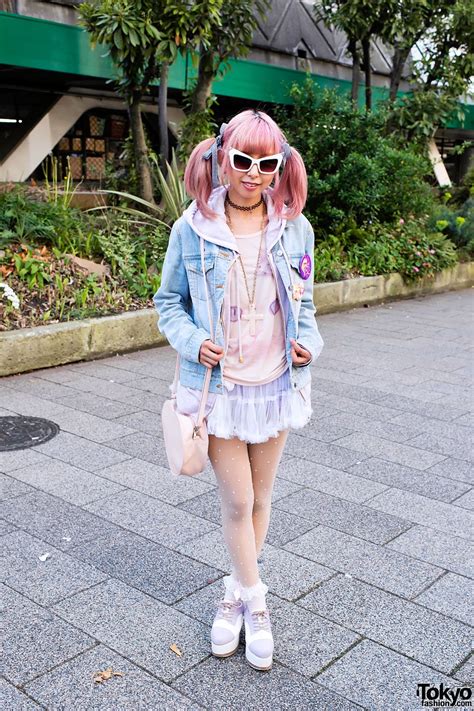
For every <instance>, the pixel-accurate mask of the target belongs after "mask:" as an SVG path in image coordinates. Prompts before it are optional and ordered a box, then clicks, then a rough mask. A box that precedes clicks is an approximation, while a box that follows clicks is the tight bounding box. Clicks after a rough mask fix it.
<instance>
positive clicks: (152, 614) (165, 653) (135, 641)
mask: <svg viewBox="0 0 474 711" xmlns="http://www.w3.org/2000/svg"><path fill="white" fill-rule="evenodd" d="M51 609H52V610H53V611H54V612H56V613H57V614H58V615H60V616H61V617H63V618H64V619H65V620H67V621H68V622H70V623H71V624H73V625H75V626H76V627H78V628H80V629H81V630H84V631H85V632H87V633H88V634H89V635H92V636H94V637H95V638H96V639H98V640H99V641H100V642H103V643H104V644H106V645H108V646H110V647H111V648H112V649H114V650H115V651H116V652H118V654H122V655H123V656H124V657H127V658H128V659H130V661H132V662H135V663H136V664H138V665H139V666H140V667H142V668H143V669H145V670H146V671H148V672H150V673H151V674H153V675H154V676H156V677H158V678H159V679H161V681H164V682H170V681H172V680H173V679H174V678H176V677H177V676H180V675H181V674H183V673H184V672H185V671H187V670H189V669H191V668H192V667H194V666H195V665H196V664H198V663H199V662H200V661H202V660H203V659H206V657H208V656H209V653H210V652H209V641H208V629H207V628H206V626H205V625H203V624H202V623H201V622H197V621H196V620H193V619H192V618H191V617H188V616H187V615H184V614H183V613H181V612H178V611H177V610H175V609H173V608H171V607H169V606H168V605H164V604H163V603H162V602H159V601H158V600H155V599H154V598H152V597H150V596H149V595H144V594H143V593H142V592H140V591H138V590H135V589H134V588H132V587H129V586H128V585H125V583H122V582H119V581H116V580H109V581H107V582H105V583H101V584H100V585H96V586H95V587H94V588H91V589H90V590H85V591H84V592H80V593H78V594H77V595H73V596H72V597H69V598H67V599H66V600H63V601H61V602H59V603H57V604H56V605H54V606H53V607H52V608H51ZM172 645H176V646H177V647H178V649H179V650H180V651H181V652H182V654H181V655H178V654H176V653H175V652H174V651H173V650H172V649H171V648H170V647H171V646H172Z"/></svg>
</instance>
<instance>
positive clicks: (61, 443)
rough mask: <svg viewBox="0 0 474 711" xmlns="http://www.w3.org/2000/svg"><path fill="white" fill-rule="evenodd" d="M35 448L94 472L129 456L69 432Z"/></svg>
mask: <svg viewBox="0 0 474 711" xmlns="http://www.w3.org/2000/svg"><path fill="white" fill-rule="evenodd" d="M107 444H109V443H107ZM36 449H37V451H39V452H43V453H44V454H47V455H48V456H49V457H53V458H54V459H60V460H61V461H62V462H67V464H72V465H73V466H76V467H79V468H80V469H87V471H89V472H95V471H96V470H97V469H102V468H103V467H108V466H110V465H111V464H117V462H123V461H124V460H125V459H129V458H130V455H128V454H124V453H123V452H118V451H116V450H115V449H111V448H110V447H108V446H106V445H104V444H97V443H96V442H91V441H90V440H87V439H84V437H78V436H77V435H74V434H70V433H69V432H60V433H59V434H58V435H57V437H54V439H51V440H49V442H46V443H45V444H40V445H39V446H38V447H36Z"/></svg>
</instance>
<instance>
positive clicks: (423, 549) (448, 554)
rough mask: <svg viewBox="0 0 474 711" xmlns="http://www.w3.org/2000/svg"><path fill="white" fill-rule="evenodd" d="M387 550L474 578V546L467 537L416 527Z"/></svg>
mask: <svg viewBox="0 0 474 711" xmlns="http://www.w3.org/2000/svg"><path fill="white" fill-rule="evenodd" d="M387 548H391V549H393V550H396V551H400V553H406V554H407V555H410V556H413V557H414V558H418V559H419V560H425V561H426V562H427V563H432V564H433V565H438V566H439V567H440V568H445V569H446V570H450V571H451V572H453V573H459V575H466V576H468V577H471V578H474V543H470V542H469V541H466V539H464V538H458V537H457V536H453V535H450V534H449V533H444V532H443V531H435V530H434V529H432V528H427V527H426V526H413V528H410V530H409V531H407V532H406V533H403V534H402V535H401V536H398V538H395V539H394V540H393V541H390V542H389V543H387Z"/></svg>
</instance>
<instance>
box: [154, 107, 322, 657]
mask: <svg viewBox="0 0 474 711" xmlns="http://www.w3.org/2000/svg"><path fill="white" fill-rule="evenodd" d="M185 185H186V190H187V192H188V194H189V195H191V196H192V197H194V198H195V200H194V202H193V203H192V204H191V205H190V207H189V208H188V209H187V210H186V211H185V212H184V214H183V215H182V217H181V218H180V219H179V220H177V222H176V223H175V224H174V225H173V228H172V231H171V235H170V241H169V246H168V250H167V253H166V256H165V260H164V264H163V270H162V280H161V286H160V288H159V289H158V292H157V293H156V294H155V297H154V303H155V305H156V308H157V311H158V312H159V315H160V319H159V330H160V332H161V333H163V334H164V335H165V336H166V337H167V339H168V341H169V343H170V344H171V345H172V346H173V348H175V349H176V350H177V351H178V352H179V353H180V355H181V358H180V374H179V383H178V386H177V392H176V398H177V408H178V410H179V411H180V412H183V413H186V414H188V415H191V416H192V417H193V419H194V420H195V421H196V420H197V415H198V411H199V406H200V402H201V391H202V387H203V382H204V378H205V374H206V369H207V368H212V374H211V380H210V385H209V397H208V401H207V406H206V410H205V415H206V417H207V429H208V434H209V459H210V461H211V464H212V467H213V469H214V472H215V475H216V479H217V483H218V487H219V494H220V502H221V514H222V528H223V533H224V539H225V542H226V545H227V548H228V551H229V554H230V557H231V560H232V563H233V570H232V572H231V574H230V575H227V576H224V587H225V595H224V598H223V599H222V600H219V601H218V610H217V614H216V617H215V620H214V623H213V626H212V630H211V645H212V652H213V654H215V655H216V656H220V657H225V656H230V655H231V654H233V653H234V652H235V651H236V649H237V647H238V644H239V634H240V630H241V627H242V623H243V622H245V636H246V658H247V661H248V662H249V663H250V664H251V665H252V666H253V667H254V668H256V669H261V670H266V669H270V668H271V666H272V660H273V637H272V632H271V623H270V615H269V611H268V609H267V605H266V599H265V595H266V593H267V592H268V586H267V585H266V584H265V583H264V582H263V581H262V580H261V579H260V576H259V569H258V563H257V559H258V556H259V554H260V551H261V549H262V546H263V543H264V541H265V537H266V534H267V530H268V526H269V520H270V509H271V498H272V490H273V484H274V481H275V476H276V472H277V468H278V465H279V462H280V459H281V456H282V453H283V448H284V446H285V442H286V439H287V436H288V432H289V430H290V429H292V428H293V429H296V428H301V427H304V425H306V424H307V423H308V421H309V419H310V417H311V414H312V409H311V372H310V369H309V368H308V367H307V366H308V365H309V364H310V363H311V362H312V361H313V360H315V359H316V358H317V357H318V356H319V354H320V352H321V350H322V348H323V340H322V338H321V336H320V334H319V330H318V327H317V324H316V320H315V317H314V316H315V313H316V309H315V306H314V303H313V276H314V267H313V262H312V260H313V251H314V235H313V230H312V228H311V225H310V224H309V222H308V220H307V219H306V218H305V217H304V216H303V215H302V213H301V211H302V209H303V207H304V204H305V201H306V194H307V179H306V171H305V167H304V164H303V161H302V159H301V156H300V155H299V153H298V152H297V151H296V150H295V149H294V148H291V147H290V146H289V145H288V143H287V141H286V139H285V136H284V135H283V133H282V132H281V130H280V129H279V127H278V126H277V124H276V123H275V122H274V121H273V120H272V119H271V118H270V116H268V115H267V114H265V113H263V112H259V111H253V110H248V111H243V112H241V113H239V114H237V115H236V116H234V118H232V120H231V121H230V122H229V123H228V124H223V125H222V126H221V129H220V133H219V136H218V137H217V138H216V139H206V140H205V141H202V142H201V143H199V144H198V145H197V146H196V148H195V149H194V151H193V152H192V154H191V156H190V159H189V162H188V165H187V167H186V171H185ZM201 240H203V246H204V272H203V269H202V261H201ZM205 280H206V283H205ZM206 285H207V293H206ZM206 296H208V298H209V300H210V311H211V317H212V329H213V331H212V334H211V329H210V325H209V313H208V306H209V304H208V301H207V298H206ZM296 339H298V340H296Z"/></svg>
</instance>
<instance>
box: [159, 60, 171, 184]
mask: <svg viewBox="0 0 474 711" xmlns="http://www.w3.org/2000/svg"><path fill="white" fill-rule="evenodd" d="M168 73H169V64H168V62H163V63H162V65H161V69H160V92H159V97H158V125H159V130H160V166H161V170H162V171H163V173H164V175H165V176H166V161H167V160H168V153H169V141H168Z"/></svg>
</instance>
